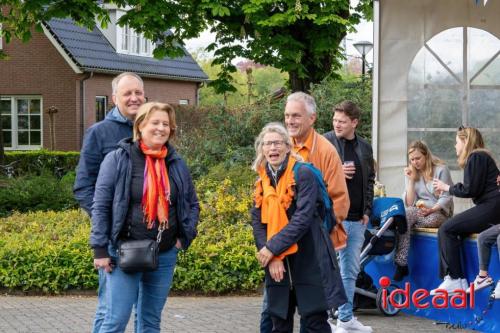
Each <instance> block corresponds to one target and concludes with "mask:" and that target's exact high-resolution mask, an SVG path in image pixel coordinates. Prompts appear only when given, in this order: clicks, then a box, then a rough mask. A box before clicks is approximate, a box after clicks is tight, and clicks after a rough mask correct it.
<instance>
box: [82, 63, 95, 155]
mask: <svg viewBox="0 0 500 333" xmlns="http://www.w3.org/2000/svg"><path fill="white" fill-rule="evenodd" d="M92 76H94V72H90V73H86V74H85V76H84V77H83V78H82V79H81V80H80V142H79V143H80V149H81V148H82V145H83V133H85V81H87V80H88V79H90V78H91V77H92Z"/></svg>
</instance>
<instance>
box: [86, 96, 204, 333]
mask: <svg viewBox="0 0 500 333" xmlns="http://www.w3.org/2000/svg"><path fill="white" fill-rule="evenodd" d="M175 129H176V124H175V112H174V109H173V108H172V107H171V106H170V105H168V104H162V103H156V102H152V103H146V104H144V105H142V106H141V107H140V109H139V111H138V113H137V117H136V120H135V124H134V137H133V139H124V140H122V141H121V142H120V143H119V144H118V149H117V150H115V151H113V152H110V153H109V154H108V155H106V157H105V159H104V161H103V162H102V165H101V168H100V171H99V176H98V178H97V183H96V190H95V194H94V204H93V206H92V231H91V235H90V244H91V247H92V248H93V250H94V266H95V267H96V268H97V269H103V270H105V271H106V286H107V287H106V297H107V304H108V308H107V313H106V316H105V319H104V323H103V324H102V327H101V330H100V332H124V331H125V328H126V326H127V323H128V321H129V318H130V314H131V311H132V307H133V305H134V304H136V311H137V323H136V329H137V331H138V332H160V321H161V312H162V310H163V307H164V305H165V303H166V301H167V296H168V293H169V290H170V285H171V283H172V278H173V274H174V268H175V264H176V260H177V253H178V251H179V250H181V249H184V250H185V249H187V248H188V246H189V245H190V243H191V241H192V240H193V239H194V237H195V236H196V225H197V223H198V218H199V204H198V199H197V197H196V193H195V190H194V186H193V183H192V180H191V176H190V174H189V170H188V168H187V166H186V164H185V163H184V161H183V160H182V159H181V158H180V156H179V155H178V154H177V153H176V152H175V149H174V148H173V147H172V145H171V144H170V143H169V140H170V139H172V138H173V137H174V135H175ZM159 228H161V230H163V231H162V232H161V241H160V243H159V260H158V263H159V264H158V268H157V269H156V270H154V271H138V272H133V273H130V272H124V271H123V270H122V269H120V267H119V266H118V265H117V264H116V263H117V260H118V253H117V248H118V245H119V244H120V242H123V241H127V240H144V239H152V240H156V239H157V236H158V234H159ZM139 290H140V292H139Z"/></svg>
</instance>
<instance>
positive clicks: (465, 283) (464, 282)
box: [460, 279, 470, 293]
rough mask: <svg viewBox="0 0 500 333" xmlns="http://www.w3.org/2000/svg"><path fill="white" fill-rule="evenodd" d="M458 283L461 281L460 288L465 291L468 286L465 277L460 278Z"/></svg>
mask: <svg viewBox="0 0 500 333" xmlns="http://www.w3.org/2000/svg"><path fill="white" fill-rule="evenodd" d="M460 283H462V290H465V292H466V293H467V289H469V288H470V285H469V282H467V279H460Z"/></svg>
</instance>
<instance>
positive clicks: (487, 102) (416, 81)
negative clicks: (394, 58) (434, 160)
mask: <svg viewBox="0 0 500 333" xmlns="http://www.w3.org/2000/svg"><path fill="white" fill-rule="evenodd" d="M407 122H408V143H410V142H411V141H413V140H416V139H422V140H424V141H425V142H427V143H428V144H429V146H430V147H431V150H432V151H433V153H434V154H436V155H437V156H439V157H441V158H443V159H445V160H446V162H447V163H448V165H449V166H450V167H451V168H457V163H456V155H455V149H454V148H453V147H454V145H455V135H454V133H455V131H456V130H457V128H458V127H459V126H460V125H464V126H472V127H477V128H479V130H480V131H481V133H482V134H483V135H484V138H485V141H486V145H487V148H489V149H490V150H491V151H492V152H493V154H494V156H495V157H496V158H497V161H500V159H499V157H500V40H499V39H498V38H497V37H495V36H493V35H492V34H490V33H488V32H486V31H484V30H480V29H476V28H469V27H458V28H452V29H448V30H445V31H443V32H441V33H439V34H437V35H435V36H434V37H432V38H431V39H430V40H428V41H427V42H426V43H425V44H424V46H423V47H422V49H420V51H419V52H418V53H417V55H416V56H415V59H414V60H413V63H412V64H411V68H410V71H409V75H408V118H407Z"/></svg>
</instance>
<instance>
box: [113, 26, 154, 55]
mask: <svg viewBox="0 0 500 333" xmlns="http://www.w3.org/2000/svg"><path fill="white" fill-rule="evenodd" d="M116 32H117V40H118V43H117V45H118V46H119V47H118V48H117V52H118V53H124V54H131V55H138V56H143V57H152V56H153V42H151V41H150V40H148V39H146V38H144V36H143V35H142V34H138V33H137V32H135V30H134V29H132V28H130V27H129V26H128V25H126V26H124V27H120V26H117V27H116Z"/></svg>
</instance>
